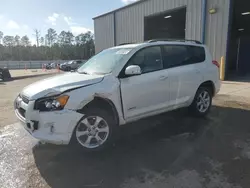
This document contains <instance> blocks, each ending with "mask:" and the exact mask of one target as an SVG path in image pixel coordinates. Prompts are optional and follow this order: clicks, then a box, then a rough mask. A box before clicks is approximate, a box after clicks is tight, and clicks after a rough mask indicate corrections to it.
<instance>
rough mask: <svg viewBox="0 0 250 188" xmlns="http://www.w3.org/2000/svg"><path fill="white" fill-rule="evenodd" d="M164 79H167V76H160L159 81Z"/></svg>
mask: <svg viewBox="0 0 250 188" xmlns="http://www.w3.org/2000/svg"><path fill="white" fill-rule="evenodd" d="M166 79H168V77H167V76H160V80H166Z"/></svg>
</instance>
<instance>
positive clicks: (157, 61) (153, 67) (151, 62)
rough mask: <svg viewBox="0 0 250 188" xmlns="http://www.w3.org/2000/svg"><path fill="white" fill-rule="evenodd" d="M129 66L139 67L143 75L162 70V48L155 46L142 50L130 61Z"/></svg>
mask: <svg viewBox="0 0 250 188" xmlns="http://www.w3.org/2000/svg"><path fill="white" fill-rule="evenodd" d="M129 65H138V66H139V67H140V68H141V70H142V73H148V72H153V71H157V70H161V69H162V68H163V63H162V57H161V48H160V47H159V46H153V47H148V48H145V49H142V50H140V51H139V52H137V53H136V54H135V55H134V56H133V57H132V58H131V59H130V60H129V63H128V66H129Z"/></svg>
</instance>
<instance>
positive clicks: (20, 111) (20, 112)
mask: <svg viewBox="0 0 250 188" xmlns="http://www.w3.org/2000/svg"><path fill="white" fill-rule="evenodd" d="M18 112H19V114H20V115H21V116H22V117H23V118H25V112H26V111H25V110H24V109H22V108H19V109H18Z"/></svg>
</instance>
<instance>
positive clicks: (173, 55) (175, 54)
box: [163, 45, 206, 68]
mask: <svg viewBox="0 0 250 188" xmlns="http://www.w3.org/2000/svg"><path fill="white" fill-rule="evenodd" d="M205 59H206V55H205V49H204V48H203V47H200V46H188V45H166V46H163V62H164V67H165V68H171V67H178V66H184V65H190V64H195V63H201V62H204V61H205Z"/></svg>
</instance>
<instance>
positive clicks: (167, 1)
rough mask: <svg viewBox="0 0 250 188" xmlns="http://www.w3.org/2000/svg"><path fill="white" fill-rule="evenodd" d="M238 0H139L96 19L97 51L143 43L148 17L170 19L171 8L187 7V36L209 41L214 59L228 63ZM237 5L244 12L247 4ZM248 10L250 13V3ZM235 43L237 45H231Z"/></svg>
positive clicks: (206, 42)
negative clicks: (162, 16)
mask: <svg viewBox="0 0 250 188" xmlns="http://www.w3.org/2000/svg"><path fill="white" fill-rule="evenodd" d="M242 1H243V0H242ZM234 2H236V1H235V0H140V1H137V2H135V3H132V4H129V5H127V6H124V7H122V8H119V9H116V10H114V11H111V12H108V13H105V14H103V15H100V16H97V17H95V18H93V19H94V32H95V43H96V52H99V51H101V50H103V49H106V48H108V47H112V46H117V45H119V44H122V43H137V42H143V41H145V39H146V38H147V37H146V30H147V29H145V27H146V21H147V19H148V18H150V17H152V16H157V15H163V14H164V16H165V18H169V17H171V16H166V15H168V14H169V15H170V14H172V13H171V11H175V10H179V9H181V8H185V26H184V27H185V32H184V36H183V37H184V38H186V39H194V40H199V41H201V42H203V43H205V44H206V45H207V46H208V47H209V49H210V51H211V54H212V56H213V58H214V59H215V60H217V61H218V62H220V60H221V57H225V58H226V62H229V55H228V52H229V51H230V50H229V47H230V42H229V41H233V40H232V39H231V38H230V37H231V33H233V31H232V32H231V30H232V25H233V24H232V22H233V17H236V16H234V15H233V12H237V11H235V10H234V7H235V6H236V5H234V4H235V3H234ZM238 2H239V1H238ZM245 2H246V1H245ZM247 4H249V3H247ZM248 6H249V5H248ZM237 7H238V9H237V10H238V12H240V11H241V10H242V9H243V7H246V5H239V6H237ZM239 7H240V8H239ZM233 10H234V11H233ZM242 11H243V10H242ZM246 11H247V10H246ZM248 11H249V12H250V6H249V10H248ZM177 17H178V16H177ZM249 17H250V16H249ZM237 18H238V17H237ZM239 19H240V17H239ZM237 21H238V20H237ZM174 25H175V24H173V27H174ZM235 27H236V26H235ZM147 28H148V27H147ZM236 29H238V28H234V30H236ZM249 36H250V35H249ZM235 40H236V38H235ZM237 40H238V38H237ZM231 46H234V45H233V44H231ZM234 48H236V49H234ZM233 50H234V51H237V47H232V49H231V51H233ZM234 61H236V59H234ZM235 64H236V63H232V67H234V66H236V65H235ZM226 67H229V65H228V64H226ZM235 69H236V68H235Z"/></svg>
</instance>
